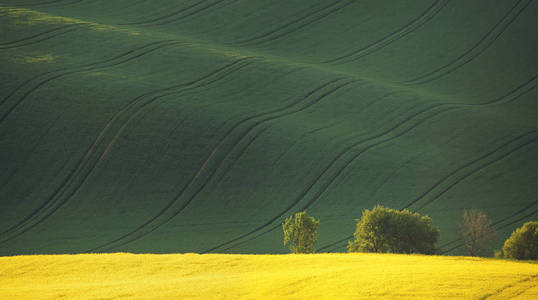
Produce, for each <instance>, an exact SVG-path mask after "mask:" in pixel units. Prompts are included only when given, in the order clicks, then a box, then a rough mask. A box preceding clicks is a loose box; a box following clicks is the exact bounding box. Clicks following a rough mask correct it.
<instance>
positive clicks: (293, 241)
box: [282, 211, 319, 253]
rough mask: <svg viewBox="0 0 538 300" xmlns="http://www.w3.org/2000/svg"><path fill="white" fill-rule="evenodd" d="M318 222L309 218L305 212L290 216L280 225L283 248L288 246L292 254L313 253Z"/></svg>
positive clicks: (316, 238)
mask: <svg viewBox="0 0 538 300" xmlns="http://www.w3.org/2000/svg"><path fill="white" fill-rule="evenodd" d="M318 227H319V220H316V219H314V217H311V216H309V215H308V214H307V213H306V211H303V212H298V213H296V214H295V218H294V216H290V217H289V218H287V219H286V221H285V222H284V223H283V224H282V229H283V230H284V246H286V245H289V246H288V247H289V248H290V250H291V252H293V253H314V252H315V251H316V249H315V248H314V245H315V244H316V243H317V241H318Z"/></svg>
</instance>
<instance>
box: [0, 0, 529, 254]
mask: <svg viewBox="0 0 538 300" xmlns="http://www.w3.org/2000/svg"><path fill="white" fill-rule="evenodd" d="M49 2H50V1H41V3H42V4H39V1H0V24H1V25H2V26H0V36H1V38H0V165H1V166H2V167H1V170H2V171H1V172H0V216H1V217H0V255H11V254H29V253H74V252H85V251H97V252H112V251H129V252H136V253H144V252H152V253H168V252H185V251H189V252H221V253H282V252H286V249H285V248H284V247H283V246H282V233H281V229H280V224H281V223H282V221H283V220H284V218H285V217H287V216H289V215H290V214H292V213H295V212H296V211H300V210H303V209H307V210H308V212H309V214H310V215H313V216H315V217H316V218H319V219H320V220H321V225H320V233H319V247H318V248H319V249H320V251H343V250H344V246H345V244H346V240H347V239H349V238H350V236H351V234H352V233H353V230H354V227H355V224H354V223H355V222H354V219H355V218H359V217H360V215H361V211H362V210H363V209H365V208H371V207H373V205H375V204H377V203H379V204H383V205H386V206H390V207H394V208H404V207H408V208H409V209H411V210H416V211H419V212H420V213H424V214H427V215H429V216H431V217H432V219H433V221H434V225H435V226H438V227H439V228H440V229H441V241H440V246H441V250H442V252H443V253H448V254H458V253H461V251H462V248H461V247H458V246H460V241H458V236H457V221H458V218H459V217H460V215H461V213H462V210H463V209H464V208H479V209H481V210H484V211H485V212H487V213H488V215H489V216H490V218H491V219H492V221H493V222H494V225H495V227H496V228H498V229H499V234H498V236H497V240H496V241H495V242H494V245H493V246H494V247H496V248H499V247H500V246H501V245H502V242H503V241H504V239H506V238H507V237H508V235H509V234H510V233H511V231H512V230H513V229H515V228H516V227H519V226H520V225H521V224H522V223H523V222H525V221H527V220H531V219H533V218H534V219H535V218H536V212H537V207H536V204H537V203H538V199H537V198H536V194H537V193H536V192H537V191H538V189H537V187H536V182H537V180H538V175H537V174H538V165H537V164H536V157H537V154H538V143H536V140H537V139H538V131H536V130H537V129H538V119H537V118H536V116H537V115H536V112H537V109H538V106H537V105H538V104H537V103H536V101H535V100H536V99H537V96H538V89H536V84H537V80H538V79H537V77H536V76H537V75H536V74H537V73H538V72H537V71H538V59H537V58H538V57H537V54H536V53H538V51H537V50H538V40H537V39H536V16H537V15H538V4H537V3H535V2H534V1H529V0H521V1H515V0H514V1H497V2H496V3H495V5H493V4H491V1H486V0H483V1H473V2H472V3H467V2H464V1H432V0H430V1H412V3H410V2H409V1H390V2H386V3H379V1H374V0H367V1H336V2H326V1H298V0H297V1H277V2H275V1H271V2H266V1H259V2H256V3H253V2H252V1H233V0H223V1H221V0H209V1H201V0H200V1H180V2H178V1H161V2H160V3H159V4H155V3H153V2H151V1H135V2H133V1H124V0H114V1H74V0H73V1H72V0H64V1H54V2H50V3H49Z"/></svg>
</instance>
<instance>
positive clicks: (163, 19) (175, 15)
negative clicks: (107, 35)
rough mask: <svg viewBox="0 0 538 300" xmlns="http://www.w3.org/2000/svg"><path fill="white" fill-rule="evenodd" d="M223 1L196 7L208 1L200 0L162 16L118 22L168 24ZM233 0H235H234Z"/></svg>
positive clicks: (151, 24) (148, 24) (152, 24)
mask: <svg viewBox="0 0 538 300" xmlns="http://www.w3.org/2000/svg"><path fill="white" fill-rule="evenodd" d="M224 1H227V0H217V1H215V2H213V3H209V4H208V5H206V6H203V7H201V8H197V6H200V5H202V4H205V3H207V2H209V1H208V0H202V1H199V2H196V3H194V4H192V5H189V6H187V7H185V8H181V9H179V10H177V11H174V12H172V13H169V14H167V15H164V16H160V17H157V18H154V19H150V20H146V21H140V22H129V23H122V24H119V25H146V26H159V25H165V24H170V23H173V22H176V21H179V20H182V19H185V18H188V17H191V16H194V15H196V14H198V13H200V12H202V11H204V10H207V9H209V8H211V7H213V6H215V5H217V4H220V3H221V2H224ZM234 1H237V0H234ZM190 10H192V11H190ZM184 13H186V14H184Z"/></svg>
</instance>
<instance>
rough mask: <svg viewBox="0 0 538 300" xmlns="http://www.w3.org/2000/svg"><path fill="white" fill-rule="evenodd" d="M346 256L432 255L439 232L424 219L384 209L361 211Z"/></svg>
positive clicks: (426, 218) (407, 211) (379, 206)
mask: <svg viewBox="0 0 538 300" xmlns="http://www.w3.org/2000/svg"><path fill="white" fill-rule="evenodd" d="M356 221H357V229H356V230H355V234H354V236H355V240H354V241H349V242H348V247H347V249H348V252H392V253H423V254H433V253H435V250H436V249H435V243H436V242H437V239H438V238H439V229H437V228H433V227H432V220H431V218H430V217H428V216H422V215H420V214H418V213H412V212H410V211H409V210H407V209H404V210H402V211H399V210H395V209H391V208H386V207H383V206H381V205H377V206H375V207H374V208H373V209H372V210H364V211H363V212H362V218H361V219H360V220H356Z"/></svg>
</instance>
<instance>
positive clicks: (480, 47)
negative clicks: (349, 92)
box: [402, 0, 532, 84]
mask: <svg viewBox="0 0 538 300" xmlns="http://www.w3.org/2000/svg"><path fill="white" fill-rule="evenodd" d="M531 2H532V0H519V1H518V2H517V3H516V4H515V5H514V6H513V7H512V8H511V9H510V10H509V11H508V12H507V13H506V14H505V15H504V16H503V17H502V18H501V20H499V22H497V24H495V26H494V27H493V28H491V29H490V30H489V31H488V32H487V33H486V35H484V36H483V37H482V38H481V39H480V40H479V41H478V42H477V43H476V44H475V45H474V46H473V47H471V48H470V49H469V50H467V51H465V52H464V53H463V54H461V55H460V56H458V57H457V58H455V59H454V60H452V61H450V62H449V63H447V64H445V65H443V66H441V67H439V68H437V69H435V70H433V71H430V72H428V73H426V74H424V75H421V76H418V77H416V78H413V79H411V80H407V81H404V82H402V83H404V84H423V83H428V82H431V81H434V80H436V79H439V78H441V77H443V76H446V75H448V74H450V73H452V72H454V71H455V70H457V69H459V68H460V67H463V66H464V65H466V64H468V63H470V62H471V61H473V60H474V59H475V58H477V57H478V56H479V55H480V54H482V53H484V52H485V51H486V50H487V49H488V48H489V47H490V46H491V45H493V43H494V42H495V41H497V39H499V37H500V36H501V35H502V34H503V33H504V32H505V31H506V29H507V28H508V27H509V26H510V24H512V23H513V22H514V21H515V20H516V19H517V17H518V16H519V15H520V14H521V13H522V12H523V11H524V10H525V9H526V8H527V6H529V4H530V3H531ZM519 6H520V8H519V9H518V10H516V8H518V7H519Z"/></svg>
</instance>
